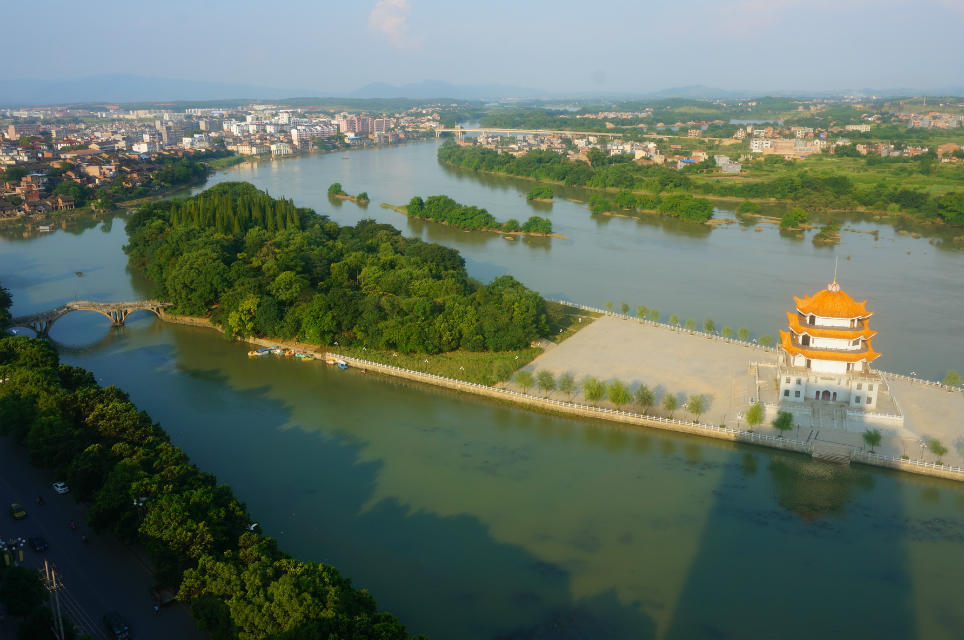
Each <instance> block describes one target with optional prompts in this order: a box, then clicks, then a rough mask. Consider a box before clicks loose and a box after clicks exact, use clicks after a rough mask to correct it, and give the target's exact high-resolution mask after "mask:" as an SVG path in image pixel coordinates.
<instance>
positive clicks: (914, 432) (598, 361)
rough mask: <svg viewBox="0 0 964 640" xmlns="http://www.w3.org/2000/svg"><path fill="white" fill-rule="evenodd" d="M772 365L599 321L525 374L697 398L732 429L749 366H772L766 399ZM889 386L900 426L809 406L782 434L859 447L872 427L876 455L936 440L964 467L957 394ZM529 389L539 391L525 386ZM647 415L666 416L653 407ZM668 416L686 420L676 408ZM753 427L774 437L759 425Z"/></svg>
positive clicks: (737, 351)
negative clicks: (900, 417) (620, 384)
mask: <svg viewBox="0 0 964 640" xmlns="http://www.w3.org/2000/svg"><path fill="white" fill-rule="evenodd" d="M777 360H778V356H777V354H776V353H775V352H772V351H764V350H762V349H758V348H753V347H748V346H745V345H743V344H742V343H739V342H736V341H733V342H727V341H725V340H722V339H711V338H707V337H705V336H703V335H701V334H698V333H690V332H688V331H686V330H675V329H671V328H669V327H666V326H663V325H659V326H653V325H651V324H646V323H641V322H638V321H636V320H633V319H626V318H620V317H614V316H603V317H601V318H599V319H597V320H595V321H594V322H592V323H591V324H590V325H589V326H588V327H586V328H584V329H582V330H580V331H579V332H577V333H576V334H575V335H573V336H572V337H571V338H569V339H567V340H566V341H564V342H563V343H562V344H560V345H558V346H556V347H555V348H553V349H550V350H547V351H546V352H545V353H543V354H542V355H540V356H539V357H538V358H536V359H535V360H534V361H533V362H532V363H530V364H529V366H528V367H527V369H529V370H530V371H533V372H536V371H539V370H543V369H545V370H548V371H550V372H551V373H552V374H553V375H554V376H555V377H556V378H558V376H559V375H561V374H563V373H566V372H568V373H570V374H572V375H573V376H574V377H575V379H576V381H577V382H579V381H581V380H582V379H584V378H585V377H586V376H593V377H595V378H598V379H600V380H603V381H606V382H611V381H613V380H621V381H623V382H625V383H627V384H629V385H630V386H631V387H633V388H635V387H636V386H637V385H638V384H646V385H649V387H650V388H651V389H653V390H654V391H655V393H656V397H657V403H658V402H659V400H660V399H661V398H662V396H663V394H665V393H672V394H674V395H678V396H679V397H680V400H681V401H682V400H683V399H684V398H685V397H686V396H689V395H692V394H702V395H703V396H705V397H706V399H707V405H708V406H707V411H706V413H705V414H704V415H703V416H701V418H700V421H701V422H704V423H707V424H726V425H727V426H731V427H737V426H739V423H738V419H737V414H739V413H741V412H742V411H743V410H745V409H746V407H747V406H748V404H749V403H750V401H751V400H755V399H757V398H756V394H757V388H756V378H755V375H754V374H753V373H752V372H751V364H753V363H762V364H770V365H772V366H773V367H774V368H771V367H762V368H761V369H760V371H761V379H763V378H764V376H765V373H764V372H767V371H772V372H774V379H773V380H764V384H763V385H762V387H763V388H762V389H761V392H762V393H763V394H764V395H765V394H766V393H767V389H771V390H772V388H773V387H774V386H775V384H776V379H775V371H776V369H775V366H776V363H777ZM888 384H889V385H890V389H891V392H892V395H893V398H894V399H895V400H896V404H897V406H898V407H899V408H900V410H901V412H902V413H903V414H904V425H903V427H897V426H895V425H893V424H890V423H887V422H881V423H868V422H865V421H860V420H854V419H837V420H834V418H833V415H834V411H833V409H832V408H831V407H826V408H822V409H821V408H818V409H820V410H817V411H814V412H813V415H812V416H811V415H810V414H809V409H810V408H809V407H808V406H807V407H803V406H801V409H802V411H797V412H795V413H796V415H797V417H798V420H797V422H798V424H799V427H798V428H797V429H795V431H794V432H792V433H791V434H788V436H787V437H796V438H798V439H801V440H808V439H819V441H822V442H825V443H836V444H842V445H846V446H848V447H853V448H858V449H859V448H861V447H862V446H863V444H864V443H863V440H862V437H861V434H862V433H863V431H864V430H865V429H866V428H868V427H873V428H876V429H878V430H879V431H880V432H881V434H882V436H883V440H882V443H881V446H880V447H878V448H877V450H876V451H877V452H878V453H881V454H884V455H893V456H901V455H906V456H908V457H910V458H912V459H917V458H920V457H921V448H920V442H925V441H927V440H929V439H931V438H937V439H938V440H940V441H941V442H942V443H943V444H944V446H946V447H947V449H948V453H947V454H946V455H945V456H944V462H945V463H946V464H949V465H955V466H964V394H962V393H961V392H960V391H956V392H948V391H946V390H942V389H939V388H937V387H933V386H927V385H923V384H920V383H916V382H909V381H903V380H899V379H896V378H893V377H890V378H888ZM529 392H530V393H538V391H533V390H531V389H530V390H529ZM551 397H554V398H557V399H560V400H564V399H566V396H565V395H564V394H561V393H559V392H554V393H553V394H552V395H551ZM576 399H581V396H576ZM767 399H768V398H764V400H767ZM681 405H682V402H681ZM891 406H892V405H891ZM637 410H638V408H637ZM650 412H651V413H655V414H657V415H664V416H665V415H666V412H665V411H663V410H662V409H660V408H658V407H654V408H652V409H651V410H650ZM805 414H806V415H805ZM674 415H675V416H676V417H689V416H688V414H686V412H685V411H683V410H682V409H679V410H677V411H676V412H675V414H674ZM771 417H772V416H771ZM757 430H759V431H765V432H772V433H774V434H775V433H777V432H776V430H774V429H773V428H772V427H769V426H765V425H764V426H761V427H759V428H758V429H757ZM923 459H924V460H926V461H928V462H933V461H934V460H935V456H934V455H933V454H932V453H930V452H929V451H927V450H926V448H925V450H924V452H923Z"/></svg>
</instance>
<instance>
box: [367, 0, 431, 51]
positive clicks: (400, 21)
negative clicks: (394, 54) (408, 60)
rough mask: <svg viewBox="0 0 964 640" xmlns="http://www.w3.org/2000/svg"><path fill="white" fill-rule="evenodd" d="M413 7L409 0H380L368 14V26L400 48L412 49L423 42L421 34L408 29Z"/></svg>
mask: <svg viewBox="0 0 964 640" xmlns="http://www.w3.org/2000/svg"><path fill="white" fill-rule="evenodd" d="M411 9H412V7H411V6H410V5H409V4H408V0H378V2H376V3H375V8H374V9H372V12H371V14H369V16H368V26H369V28H371V29H372V30H374V31H375V32H376V33H380V34H381V35H383V36H385V39H386V40H388V42H389V43H390V44H391V45H392V46H393V47H396V48H398V49H410V48H412V47H415V46H417V45H419V44H421V42H422V37H421V36H416V35H412V34H411V33H410V32H409V30H408V14H409V11H411Z"/></svg>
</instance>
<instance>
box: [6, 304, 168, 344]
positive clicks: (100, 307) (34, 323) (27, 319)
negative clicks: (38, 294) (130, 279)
mask: <svg viewBox="0 0 964 640" xmlns="http://www.w3.org/2000/svg"><path fill="white" fill-rule="evenodd" d="M169 306H171V303H170V302H159V301H157V300H135V301H132V302H92V301H90V300H74V301H73V302H68V303H66V304H63V305H61V306H59V307H57V308H56V309H50V310H49V311H41V312H40V313H32V314H30V315H26V316H19V317H17V318H14V319H13V320H11V321H10V326H11V327H25V328H28V329H32V330H33V332H34V333H35V334H37V337H38V338H39V337H44V336H47V335H48V334H49V333H50V328H51V327H52V326H53V325H54V323H55V322H57V320H59V319H60V318H63V317H64V316H65V315H67V314H68V313H72V312H74V311H94V312H96V313H99V314H101V315H102V316H105V317H106V318H107V319H108V320H110V322H111V325H112V326H114V327H120V326H123V325H124V322H126V321H127V316H129V315H130V314H132V313H134V312H135V311H150V312H151V313H153V314H154V315H156V316H158V317H161V314H163V313H164V307H169Z"/></svg>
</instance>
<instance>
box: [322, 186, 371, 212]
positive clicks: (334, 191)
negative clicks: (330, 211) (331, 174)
mask: <svg viewBox="0 0 964 640" xmlns="http://www.w3.org/2000/svg"><path fill="white" fill-rule="evenodd" d="M328 197H329V198H334V199H338V200H351V201H352V202H354V203H355V204H359V205H361V206H363V207H364V206H367V205H368V203H369V202H371V198H369V197H368V192H367V191H362V192H361V193H359V194H357V195H354V196H353V195H350V194H348V193H345V190H344V189H342V186H341V183H340V182H332V183H331V185H330V186H329V187H328Z"/></svg>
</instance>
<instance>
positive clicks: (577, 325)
mask: <svg viewBox="0 0 964 640" xmlns="http://www.w3.org/2000/svg"><path fill="white" fill-rule="evenodd" d="M600 315H602V314H599V313H595V312H593V311H584V310H582V309H577V308H576V307H570V306H568V305H564V304H559V303H558V302H550V301H548V300H547V301H546V316H548V319H549V336H548V339H549V340H552V341H553V342H555V343H559V342H562V341H563V340H565V339H566V338H568V337H569V336H571V335H572V334H574V333H575V332H577V331H579V330H580V329H582V328H583V327H588V326H589V323H590V322H592V321H593V320H595V319H596V318H598V317H599V316H600ZM519 366H520V367H521V366H522V365H519Z"/></svg>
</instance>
